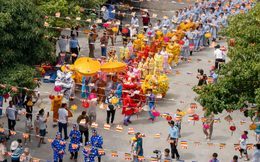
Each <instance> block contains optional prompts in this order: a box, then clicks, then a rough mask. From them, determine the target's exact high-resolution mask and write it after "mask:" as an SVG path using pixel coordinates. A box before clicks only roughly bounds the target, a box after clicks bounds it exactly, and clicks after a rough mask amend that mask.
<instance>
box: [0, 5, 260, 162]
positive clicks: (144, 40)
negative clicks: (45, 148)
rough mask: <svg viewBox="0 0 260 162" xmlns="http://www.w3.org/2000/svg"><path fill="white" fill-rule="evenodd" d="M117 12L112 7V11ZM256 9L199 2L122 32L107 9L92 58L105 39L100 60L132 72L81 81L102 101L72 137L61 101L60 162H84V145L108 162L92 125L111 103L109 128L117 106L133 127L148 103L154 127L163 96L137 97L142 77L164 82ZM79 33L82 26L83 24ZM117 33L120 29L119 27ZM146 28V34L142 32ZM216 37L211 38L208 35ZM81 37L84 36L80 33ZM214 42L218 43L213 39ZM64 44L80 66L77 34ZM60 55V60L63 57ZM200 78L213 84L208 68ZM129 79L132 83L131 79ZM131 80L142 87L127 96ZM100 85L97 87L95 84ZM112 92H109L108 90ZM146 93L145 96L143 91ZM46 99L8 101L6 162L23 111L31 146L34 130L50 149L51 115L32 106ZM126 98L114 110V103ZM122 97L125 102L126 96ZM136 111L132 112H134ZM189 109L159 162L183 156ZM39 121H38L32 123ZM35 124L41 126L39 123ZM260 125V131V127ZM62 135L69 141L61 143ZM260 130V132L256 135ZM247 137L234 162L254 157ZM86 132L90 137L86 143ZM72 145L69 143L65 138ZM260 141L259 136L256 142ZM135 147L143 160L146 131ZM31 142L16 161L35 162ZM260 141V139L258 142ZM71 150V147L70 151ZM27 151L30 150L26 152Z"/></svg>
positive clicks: (259, 150) (16, 151)
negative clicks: (232, 19) (233, 20)
mask: <svg viewBox="0 0 260 162" xmlns="http://www.w3.org/2000/svg"><path fill="white" fill-rule="evenodd" d="M110 7H111V6H110ZM252 7H253V3H252V2H251V1H248V0H242V1H239V0H233V1H232V0H228V2H227V3H225V2H224V1H216V0H211V1H209V0H205V1H201V2H200V3H198V2H196V3H195V4H194V6H192V5H189V6H188V7H184V8H183V9H179V11H176V12H175V13H174V15H173V16H172V18H171V19H169V18H168V16H169V15H168V16H167V15H165V16H164V17H163V20H162V21H161V20H157V22H156V23H155V24H154V25H153V24H152V23H151V22H150V14H149V12H148V10H146V9H143V13H142V23H143V26H142V27H141V25H139V20H138V18H137V16H136V15H135V14H133V17H132V18H131V22H130V24H125V25H124V27H123V22H122V21H123V19H124V17H123V14H122V13H121V12H120V11H118V12H117V14H112V13H111V11H113V10H112V9H114V8H113V7H111V8H109V9H107V8H106V7H105V6H104V7H103V11H102V12H103V22H104V24H107V25H104V26H105V31H104V32H103V33H102V36H101V37H100V38H99V39H98V37H99V34H98V32H97V30H96V29H95V28H96V27H97V25H92V26H91V29H90V31H89V37H88V43H89V57H91V58H95V54H94V50H95V46H97V44H98V43H97V42H98V40H99V41H100V46H101V55H102V56H101V58H100V59H98V60H99V61H100V62H101V64H104V63H106V62H116V61H121V62H123V63H126V64H127V65H128V66H127V67H128V68H127V71H126V72H125V73H123V75H126V77H125V78H120V77H115V76H113V75H111V74H107V73H102V74H99V75H96V76H93V77H85V76H84V77H83V80H82V85H83V86H82V93H81V97H82V98H85V97H86V98H88V97H89V96H90V95H92V94H96V96H95V97H94V98H96V99H97V100H90V102H89V108H88V111H87V112H86V111H83V112H82V113H81V115H80V116H78V118H77V121H76V123H74V124H73V128H72V130H71V131H70V133H69V134H68V130H67V127H68V124H69V121H68V116H69V115H68V111H67V110H66V108H65V107H66V103H62V105H61V108H60V109H59V111H58V116H59V128H58V132H57V133H56V137H55V139H53V141H52V142H51V147H52V149H53V161H54V162H62V161H63V155H64V154H65V152H66V149H68V152H70V155H71V156H70V159H71V160H72V159H74V161H75V162H76V161H77V159H78V152H79V151H80V147H82V154H83V156H84V161H85V162H86V161H90V162H94V161H95V158H96V157H97V159H98V162H100V161H101V157H102V156H104V155H105V152H103V151H104V150H102V149H103V147H102V145H103V138H102V136H101V135H99V134H98V133H97V131H96V130H95V129H92V130H91V132H92V136H91V137H90V138H89V126H90V125H91V124H92V123H93V122H96V120H97V119H96V107H97V106H98V104H99V103H100V104H104V105H105V104H106V105H107V106H106V107H105V109H106V112H107V118H106V123H107V124H113V123H114V118H115V112H116V109H117V108H118V109H119V108H122V114H123V115H124V121H123V124H124V125H125V126H128V124H130V123H132V121H131V120H130V118H131V116H132V115H133V114H134V113H135V112H136V111H138V110H137V109H136V108H138V107H140V106H141V105H142V104H144V105H147V106H148V107H149V108H148V109H149V110H148V112H149V116H150V118H149V120H151V122H152V123H153V122H155V117H156V116H155V115H154V113H153V112H154V111H155V108H156V96H155V95H154V94H153V90H152V89H148V90H147V97H146V98H144V97H143V96H142V95H138V94H134V93H133V92H134V91H135V90H140V91H142V89H141V85H140V80H141V79H143V78H144V79H145V77H146V76H147V75H154V76H157V77H159V76H160V75H162V74H163V73H166V72H167V70H169V69H172V68H173V66H177V65H178V61H179V59H181V60H183V61H187V60H188V58H189V56H192V55H193V54H194V53H193V52H199V51H201V50H203V49H204V47H207V46H210V45H211V43H210V42H211V41H213V42H216V41H217V39H218V38H219V39H220V38H221V36H219V35H218V31H219V30H220V28H221V27H225V26H228V22H227V21H226V19H227V18H228V17H229V16H232V15H236V14H240V13H247V12H248V11H249V9H250V8H252ZM76 28H78V27H76ZM115 28H117V29H115ZM142 29H143V30H142ZM119 33H121V34H122V42H123V47H122V48H121V49H120V50H119V53H120V54H119V55H118V54H117V50H116V48H115V47H114V48H112V50H111V51H108V50H107V47H108V44H109V40H110V41H111V45H112V46H114V45H115V43H116V41H118V38H117V37H118V35H119ZM209 33H210V34H209ZM77 36H78V32H77ZM210 38H212V40H210ZM58 44H59V47H60V53H64V52H66V47H67V45H68V44H69V50H70V52H71V53H72V54H75V55H72V64H73V63H74V62H75V61H76V59H77V57H78V55H79V52H80V46H79V41H78V39H77V38H76V35H75V34H73V32H71V39H70V41H69V42H68V41H67V40H66V39H65V36H62V39H60V40H59V42H58ZM213 47H214V48H215V49H216V50H215V52H214V57H215V66H212V67H211V71H210V75H211V76H213V79H214V83H216V82H217V77H218V75H217V74H216V73H215V72H214V70H215V69H217V68H219V63H221V62H225V56H226V54H225V52H223V51H222V50H221V49H220V46H219V45H217V44H216V45H214V46H213ZM60 56H61V55H60ZM60 63H61V64H65V63H66V62H65V61H64V58H63V57H61V59H60ZM198 73H199V75H200V77H198V78H199V83H198V86H201V85H203V84H207V82H206V80H207V76H205V75H204V71H203V70H202V69H199V70H198ZM129 78H130V79H129ZM129 80H130V81H131V82H133V83H134V84H136V85H137V87H136V88H135V89H129V92H128V93H124V94H123V86H122V84H123V82H127V81H129ZM90 84H93V86H89V85H90ZM104 87H105V88H104ZM141 94H144V93H141ZM39 97H40V95H39V94H38V96H35V101H33V97H32V96H30V95H28V96H27V97H26V100H25V101H24V100H23V98H25V97H24V96H22V95H20V96H17V97H13V98H12V100H11V101H9V106H8V107H7V109H6V116H7V118H8V129H9V133H8V134H5V133H3V132H1V144H0V148H1V150H0V151H1V152H0V162H7V155H8V153H7V152H8V151H7V146H6V143H7V140H10V138H11V135H12V134H11V131H15V125H16V121H19V118H18V116H17V114H18V111H19V109H21V108H25V109H26V113H27V114H26V122H25V132H26V133H28V141H29V142H32V140H31V134H32V133H33V131H32V130H33V129H34V128H35V133H36V135H38V136H39V137H40V139H39V143H38V147H41V145H44V144H46V142H45V136H46V134H47V133H48V131H47V125H46V123H47V121H48V117H49V114H47V116H46V115H45V112H44V110H43V109H41V110H40V111H39V113H38V114H37V116H33V115H32V113H33V106H34V105H35V103H36V102H37V101H38V99H39ZM116 98H117V99H119V101H118V103H117V104H116V105H115V104H114V103H113V102H112V100H113V99H116ZM122 98H123V99H122ZM129 107H130V108H129ZM178 115H179V116H183V112H182V111H181V110H179V109H178V110H177V112H176V115H175V117H174V120H171V121H169V122H168V124H169V126H170V129H169V133H168V136H167V139H166V141H167V142H169V143H170V145H169V147H170V149H168V148H166V149H165V150H164V153H162V154H161V155H160V156H159V157H158V158H159V159H161V160H168V161H172V159H176V160H177V161H178V160H179V159H180V155H179V153H178V150H177V146H178V140H179V138H181V123H182V120H181V118H178ZM206 118H207V119H206V121H205V122H204V123H203V125H208V126H209V128H207V129H206V128H204V127H203V132H204V134H205V138H206V139H207V141H210V140H211V137H212V131H213V123H214V114H211V115H209V116H206ZM33 119H34V120H33ZM33 121H34V122H33ZM259 127H260V126H259ZM62 132H63V133H64V136H63V137H64V138H62ZM256 133H259V132H256ZM247 134H248V132H247V131H243V133H242V135H241V137H240V139H239V141H238V143H240V146H241V149H240V150H239V151H240V156H239V157H238V156H236V155H235V156H234V157H233V162H237V161H238V158H240V159H241V158H242V157H243V154H244V155H245V161H249V156H248V154H247V143H248V136H247ZM83 135H84V136H85V138H84V139H83ZM69 139H70V141H69V142H68V144H66V141H68V140H69ZM257 139H259V138H258V137H257ZM131 140H132V142H131V150H132V154H133V158H132V160H133V161H135V162H138V161H140V160H139V159H138V157H140V156H143V155H144V154H143V142H142V135H141V133H136V134H135V137H132V138H131ZM28 141H27V138H25V140H24V141H22V140H15V141H13V142H12V143H11V146H10V152H11V153H12V155H11V159H12V162H19V161H20V162H32V161H33V158H32V156H31V155H30V150H29V148H25V149H23V144H24V145H28V144H27V142H28ZM257 141H258V140H257ZM66 146H68V148H66ZM255 147H256V151H255V153H254V154H253V157H252V159H253V161H254V162H256V161H259V158H260V144H256V145H255ZM21 152H24V153H23V154H21ZM217 157H218V154H217V153H214V154H213V155H212V159H211V160H210V162H218V159H217Z"/></svg>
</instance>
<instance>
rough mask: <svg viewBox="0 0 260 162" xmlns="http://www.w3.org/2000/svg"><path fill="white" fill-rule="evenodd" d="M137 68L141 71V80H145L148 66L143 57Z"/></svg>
mask: <svg viewBox="0 0 260 162" xmlns="http://www.w3.org/2000/svg"><path fill="white" fill-rule="evenodd" d="M138 68H139V69H140V71H141V78H145V76H146V75H147V73H148V65H147V62H145V57H143V58H142V60H141V62H140V63H139V64H138Z"/></svg>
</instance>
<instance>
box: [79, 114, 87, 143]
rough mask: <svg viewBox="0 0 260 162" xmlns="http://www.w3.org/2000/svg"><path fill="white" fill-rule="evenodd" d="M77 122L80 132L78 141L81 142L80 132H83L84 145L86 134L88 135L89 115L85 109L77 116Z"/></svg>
mask: <svg viewBox="0 0 260 162" xmlns="http://www.w3.org/2000/svg"><path fill="white" fill-rule="evenodd" d="M77 123H78V125H79V131H80V134H81V137H80V143H83V139H82V137H83V135H82V134H84V136H85V143H84V145H85V144H86V143H87V142H88V136H89V133H88V124H89V117H88V116H87V114H86V111H82V113H81V115H80V116H79V117H78V118H77Z"/></svg>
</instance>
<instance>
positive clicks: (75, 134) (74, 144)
mask: <svg viewBox="0 0 260 162" xmlns="http://www.w3.org/2000/svg"><path fill="white" fill-rule="evenodd" d="M77 128H78V125H73V130H71V131H70V134H69V137H70V144H69V149H68V151H69V152H70V154H71V156H70V159H73V157H74V160H75V162H76V161H77V158H78V152H79V145H80V141H79V140H80V138H81V133H80V131H79V130H78V129H77Z"/></svg>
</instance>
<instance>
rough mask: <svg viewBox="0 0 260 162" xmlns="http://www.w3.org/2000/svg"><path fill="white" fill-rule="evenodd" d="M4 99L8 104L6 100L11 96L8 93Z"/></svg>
mask: <svg viewBox="0 0 260 162" xmlns="http://www.w3.org/2000/svg"><path fill="white" fill-rule="evenodd" d="M3 97H4V99H5V102H6V99H7V98H9V97H10V95H9V94H8V93H7V94H5V95H3Z"/></svg>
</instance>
